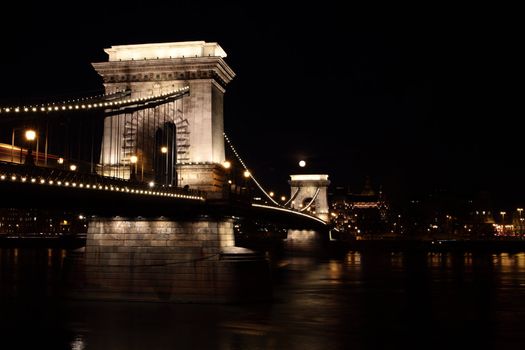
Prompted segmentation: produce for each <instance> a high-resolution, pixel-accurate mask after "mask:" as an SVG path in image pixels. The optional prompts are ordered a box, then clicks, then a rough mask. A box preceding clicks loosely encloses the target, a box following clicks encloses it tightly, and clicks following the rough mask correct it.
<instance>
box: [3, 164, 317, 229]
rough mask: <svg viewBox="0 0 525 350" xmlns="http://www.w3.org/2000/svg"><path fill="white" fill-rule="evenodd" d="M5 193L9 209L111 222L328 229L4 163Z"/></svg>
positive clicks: (174, 192) (285, 216)
mask: <svg viewBox="0 0 525 350" xmlns="http://www.w3.org/2000/svg"><path fill="white" fill-rule="evenodd" d="M51 174H54V177H51ZM0 194H1V198H2V202H1V204H0V206H1V207H4V208H28V209H30V208H32V209H46V210H55V211H64V210H69V211H77V212H82V213H84V214H85V215H96V216H106V217H113V216H129V217H160V216H163V217H169V218H172V219H190V218H198V217H210V218H225V217H231V218H242V219H244V220H252V221H259V222H267V223H275V224H278V225H282V226H283V227H287V228H309V229H324V228H326V223H325V222H323V221H322V220H319V219H317V218H315V217H313V216H310V215H306V214H303V213H300V212H297V211H293V210H289V209H285V208H279V207H275V206H270V205H263V204H254V203H251V202H250V201H249V198H247V197H238V196H233V195H232V194H229V193H227V194H225V196H224V198H223V199H221V200H214V199H206V194H205V193H203V192H200V191H192V190H184V189H177V188H162V187H159V188H157V187H148V186H144V184H134V183H132V182H130V181H126V180H121V179H113V178H105V177H103V176H97V175H88V174H78V173H75V172H71V171H60V172H58V173H57V171H56V170H50V169H45V168H40V169H39V168H36V167H27V166H23V165H13V164H2V163H0Z"/></svg>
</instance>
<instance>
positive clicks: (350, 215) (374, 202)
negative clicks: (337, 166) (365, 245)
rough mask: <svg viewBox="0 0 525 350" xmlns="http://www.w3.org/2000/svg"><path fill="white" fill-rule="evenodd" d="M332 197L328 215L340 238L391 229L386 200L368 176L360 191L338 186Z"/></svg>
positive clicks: (384, 231)
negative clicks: (375, 189)
mask: <svg viewBox="0 0 525 350" xmlns="http://www.w3.org/2000/svg"><path fill="white" fill-rule="evenodd" d="M331 197H332V198H331V200H330V208H331V210H330V212H331V214H330V215H331V219H332V222H333V224H334V227H335V228H336V229H337V230H338V231H339V232H340V234H341V238H350V239H352V238H357V239H359V238H364V237H378V236H382V235H385V234H387V233H390V229H389V225H388V221H389V206H388V203H387V202H386V200H385V198H384V196H383V193H382V190H381V189H379V191H378V192H376V191H374V189H373V188H372V185H371V182H370V179H369V178H367V179H366V180H365V184H364V186H363V189H362V190H361V191H360V192H357V193H354V192H351V191H349V190H347V189H345V188H343V187H337V188H335V190H334V192H333V193H332V196H331Z"/></svg>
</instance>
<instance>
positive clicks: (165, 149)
mask: <svg viewBox="0 0 525 350" xmlns="http://www.w3.org/2000/svg"><path fill="white" fill-rule="evenodd" d="M160 151H161V152H162V153H164V154H166V153H168V147H166V146H162V147H161V148H160Z"/></svg>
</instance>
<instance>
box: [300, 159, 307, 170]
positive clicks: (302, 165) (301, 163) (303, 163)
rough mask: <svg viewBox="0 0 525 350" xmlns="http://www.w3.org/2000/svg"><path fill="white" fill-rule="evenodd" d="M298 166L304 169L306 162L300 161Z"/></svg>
mask: <svg viewBox="0 0 525 350" xmlns="http://www.w3.org/2000/svg"><path fill="white" fill-rule="evenodd" d="M299 166H300V167H301V168H304V167H305V166H306V162H305V161H304V160H301V161H300V162H299Z"/></svg>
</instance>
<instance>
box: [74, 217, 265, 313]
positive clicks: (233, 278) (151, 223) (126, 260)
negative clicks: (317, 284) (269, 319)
mask: <svg viewBox="0 0 525 350" xmlns="http://www.w3.org/2000/svg"><path fill="white" fill-rule="evenodd" d="M84 262H85V266H84V268H83V272H84V276H83V278H82V282H81V286H79V287H80V288H79V289H77V290H76V292H75V293H74V296H76V297H79V298H83V299H99V300H100V299H104V300H136V301H158V302H206V303H229V302H246V301H259V300H266V299H269V298H270V297H271V289H272V287H271V280H270V270H269V264H268V261H267V260H266V259H265V258H264V256H260V255H258V254H256V253H254V252H253V251H250V250H248V249H244V248H238V247H235V242H234V235H233V222H232V221H231V220H228V219H219V220H213V219H209V218H204V219H198V220H192V221H179V220H172V219H168V218H157V219H145V218H123V217H115V218H95V219H92V220H91V222H90V223H89V229H88V233H87V242H86V248H85V259H84Z"/></svg>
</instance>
